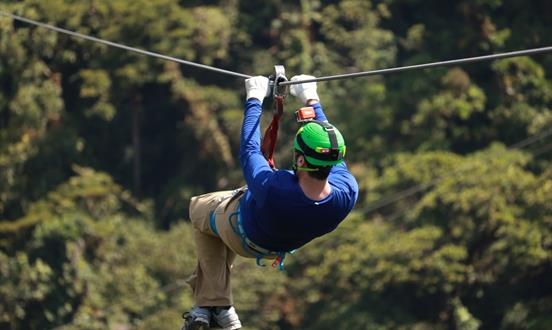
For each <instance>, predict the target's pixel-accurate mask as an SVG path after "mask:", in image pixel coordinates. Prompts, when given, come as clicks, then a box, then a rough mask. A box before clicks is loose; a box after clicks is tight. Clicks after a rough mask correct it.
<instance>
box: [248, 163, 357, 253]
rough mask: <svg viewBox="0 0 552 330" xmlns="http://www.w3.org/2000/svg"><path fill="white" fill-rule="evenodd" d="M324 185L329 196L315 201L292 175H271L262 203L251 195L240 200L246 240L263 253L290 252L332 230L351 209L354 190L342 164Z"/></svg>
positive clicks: (350, 178) (355, 195) (351, 179)
mask: <svg viewBox="0 0 552 330" xmlns="http://www.w3.org/2000/svg"><path fill="white" fill-rule="evenodd" d="M328 182H329V184H330V186H331V192H330V194H329V195H328V196H327V197H326V198H324V199H322V200H320V201H315V200H312V199H310V198H308V197H307V196H305V194H304V192H303V191H302V189H301V187H300V185H299V182H298V179H297V176H296V175H295V174H294V173H293V172H292V171H282V170H280V171H275V172H273V175H272V176H271V177H270V178H269V179H268V181H267V186H268V187H267V196H266V199H265V200H264V203H262V204H261V203H257V202H256V200H255V198H254V196H253V194H252V193H251V192H248V193H247V195H246V196H245V198H244V200H243V204H242V207H241V212H242V217H243V224H244V229H245V232H246V234H247V236H248V237H249V238H250V239H251V240H252V241H254V242H255V243H257V244H259V245H260V246H263V247H265V248H267V249H271V250H275V251H290V250H293V249H296V248H299V247H301V246H303V245H304V244H306V243H308V242H309V241H311V240H312V239H314V238H316V237H318V236H322V235H324V234H326V233H328V232H330V231H332V230H334V229H335V228H336V227H337V225H338V224H339V223H340V222H341V221H342V220H343V219H344V218H345V217H346V215H347V214H348V213H349V212H350V211H351V209H352V208H353V207H354V204H355V201H356V199H357V195H358V186H357V183H356V181H355V179H354V177H353V176H352V175H351V174H350V173H349V171H348V170H347V168H346V166H345V164H340V165H337V166H334V167H333V168H332V170H331V172H330V176H329V177H328Z"/></svg>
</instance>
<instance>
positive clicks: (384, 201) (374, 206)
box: [359, 127, 552, 214]
mask: <svg viewBox="0 0 552 330" xmlns="http://www.w3.org/2000/svg"><path fill="white" fill-rule="evenodd" d="M550 135H552V127H548V128H546V129H544V130H543V131H541V132H539V133H537V134H535V135H532V136H529V137H527V138H526V139H523V140H522V141H519V142H517V143H514V144H512V145H510V146H509V147H507V148H506V149H507V150H508V151H511V150H519V149H523V148H525V147H527V146H529V145H531V144H533V143H536V142H538V141H540V140H542V139H544V138H546V137H548V136H550ZM472 167H473V166H467V167H459V168H457V169H455V170H453V171H452V172H450V173H447V174H445V175H442V176H439V177H437V178H434V179H433V180H430V181H428V182H425V183H421V184H417V185H414V186H412V187H410V188H407V189H405V190H402V191H399V192H396V193H394V194H391V195H389V196H387V197H384V198H381V199H379V200H377V201H375V202H372V203H369V204H368V205H367V206H366V207H364V208H361V209H360V210H359V211H360V212H362V213H364V214H368V213H371V212H374V211H376V210H378V209H380V208H383V207H385V206H387V205H390V204H393V203H395V202H397V201H399V200H401V199H403V198H406V197H410V196H412V195H414V194H416V193H418V192H421V191H424V190H425V189H427V188H429V187H432V186H434V185H436V184H438V183H439V182H441V181H442V180H444V179H445V178H447V177H450V176H453V175H458V174H460V173H462V172H465V171H468V170H471V169H472Z"/></svg>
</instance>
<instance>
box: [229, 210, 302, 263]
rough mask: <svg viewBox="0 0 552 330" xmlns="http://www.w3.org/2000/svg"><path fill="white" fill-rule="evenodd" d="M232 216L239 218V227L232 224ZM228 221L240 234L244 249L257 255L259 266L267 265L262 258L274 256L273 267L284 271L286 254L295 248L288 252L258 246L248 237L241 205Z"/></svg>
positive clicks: (235, 231)
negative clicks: (244, 227)
mask: <svg viewBox="0 0 552 330" xmlns="http://www.w3.org/2000/svg"><path fill="white" fill-rule="evenodd" d="M240 204H241V201H240ZM240 206H241V205H240ZM232 217H236V218H237V221H236V224H237V228H236V227H234V225H233V224H232ZM228 222H229V224H230V227H232V230H233V231H234V233H236V234H237V235H238V236H240V239H241V243H242V246H243V249H244V250H245V251H248V252H249V253H251V254H252V255H253V256H254V257H255V259H256V263H257V266H259V267H265V266H266V265H265V264H263V263H262V262H261V259H264V258H272V257H274V262H273V263H272V268H276V267H279V269H280V270H281V271H283V270H284V260H285V258H286V254H287V253H289V254H292V253H295V250H293V251H289V252H287V251H286V252H277V251H270V250H267V249H265V248H262V247H260V246H258V245H257V244H255V243H253V242H252V241H251V240H250V239H249V238H248V237H247V235H246V234H245V230H244V229H243V225H242V218H241V214H240V207H238V210H237V211H236V212H234V213H232V214H230V216H228Z"/></svg>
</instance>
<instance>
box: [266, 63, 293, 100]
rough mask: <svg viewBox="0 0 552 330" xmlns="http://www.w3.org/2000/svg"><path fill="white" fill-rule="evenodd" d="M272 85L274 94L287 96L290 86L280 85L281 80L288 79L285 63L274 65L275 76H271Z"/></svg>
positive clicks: (275, 95)
mask: <svg viewBox="0 0 552 330" xmlns="http://www.w3.org/2000/svg"><path fill="white" fill-rule="evenodd" d="M270 78H271V79H270V82H269V83H270V85H269V87H270V88H272V96H274V97H277V96H280V97H286V96H287V93H288V89H289V88H288V86H287V85H286V86H280V83H281V82H284V81H288V79H287V77H286V69H285V68H284V66H283V65H275V66H274V76H271V77H270Z"/></svg>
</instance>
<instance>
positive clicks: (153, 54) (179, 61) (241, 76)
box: [0, 11, 251, 78]
mask: <svg viewBox="0 0 552 330" xmlns="http://www.w3.org/2000/svg"><path fill="white" fill-rule="evenodd" d="M0 16H5V17H10V18H12V19H14V20H17V21H21V22H25V23H28V24H31V25H36V26H40V27H43V28H46V29H49V30H52V31H56V32H59V33H63V34H67V35H70V36H73V37H77V38H81V39H85V40H89V41H93V42H97V43H100V44H104V45H108V46H111V47H115V48H120V49H124V50H128V51H131V52H135V53H139V54H142V55H147V56H152V57H156V58H160V59H163V60H167V61H172V62H176V63H180V64H184V65H188V66H193V67H196V68H200V69H205V70H210V71H214V72H218V73H223V74H227V75H231V76H236V77H240V78H251V76H249V75H246V74H243V73H239V72H234V71H229V70H224V69H219V68H215V67H213V66H209V65H205V64H200V63H195V62H191V61H186V60H182V59H179V58H176V57H172V56H167V55H163V54H159V53H155V52H151V51H147V50H143V49H139V48H135V47H130V46H126V45H123V44H119V43H116V42H112V41H108V40H105V39H101V38H97V37H92V36H88V35H85V34H82V33H78V32H74V31H70V30H66V29H62V28H59V27H57V26H53V25H50V24H46V23H41V22H37V21H34V20H32V19H28V18H25V17H21V16H17V15H14V14H10V13H5V12H2V11H0Z"/></svg>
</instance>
